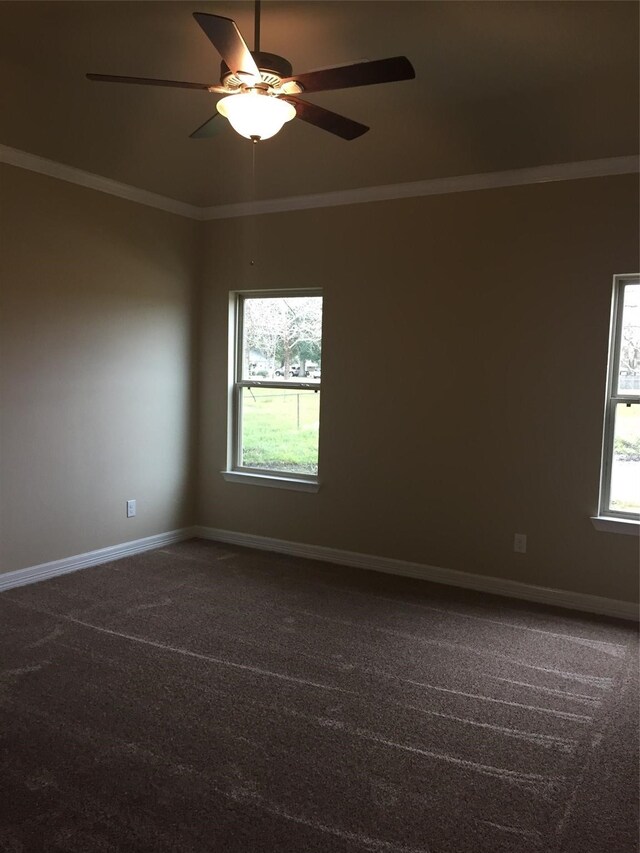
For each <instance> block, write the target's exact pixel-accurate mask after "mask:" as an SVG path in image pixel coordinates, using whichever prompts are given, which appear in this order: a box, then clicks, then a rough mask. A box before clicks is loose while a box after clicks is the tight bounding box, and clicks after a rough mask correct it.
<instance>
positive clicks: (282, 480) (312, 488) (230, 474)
mask: <svg viewBox="0 0 640 853" xmlns="http://www.w3.org/2000/svg"><path fill="white" fill-rule="evenodd" d="M220 473H221V474H222V476H223V477H224V479H225V480H226V481H227V483H244V484H245V485H247V486H267V487H269V488H272V489H289V490H290V491H294V492H317V491H318V490H319V489H320V483H317V482H313V480H295V479H293V478H290V477H274V476H273V475H271V474H245V473H244V472H241V471H221V472H220Z"/></svg>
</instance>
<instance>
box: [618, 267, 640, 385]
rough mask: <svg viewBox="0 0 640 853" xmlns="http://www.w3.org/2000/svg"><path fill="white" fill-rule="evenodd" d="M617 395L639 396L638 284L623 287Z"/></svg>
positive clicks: (639, 312)
mask: <svg viewBox="0 0 640 853" xmlns="http://www.w3.org/2000/svg"><path fill="white" fill-rule="evenodd" d="M618 395H619V396H625V395H629V396H631V397H638V396H640V284H635V283H634V284H627V285H626V287H625V288H624V302H623V308H622V324H621V329H620V367H619V375H618Z"/></svg>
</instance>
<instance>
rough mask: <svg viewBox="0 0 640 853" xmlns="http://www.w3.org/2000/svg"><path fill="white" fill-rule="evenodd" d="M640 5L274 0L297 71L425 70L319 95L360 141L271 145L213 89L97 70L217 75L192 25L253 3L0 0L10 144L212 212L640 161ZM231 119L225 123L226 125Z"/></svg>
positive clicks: (272, 40) (273, 42)
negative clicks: (361, 128)
mask: <svg viewBox="0 0 640 853" xmlns="http://www.w3.org/2000/svg"><path fill="white" fill-rule="evenodd" d="M638 8H639V7H638V4H637V3H635V2H590V1H588V2H581V1H580V0H575V2H526V0H525V1H524V2H480V0H473V2H448V0H447V2H435V1H434V2H420V0H412V2H401V0H392V2H381V1H380V0H375V2H365V1H364V0H352V1H351V2H349V0H339V2H338V1H337V0H333V2H314V0H302V2H297V1H296V0H289V2H279V1H278V0H264V1H263V3H262V20H261V23H262V32H261V47H262V49H263V50H265V51H268V52H270V53H276V54H280V55H282V56H285V57H286V58H287V59H289V60H290V62H291V63H292V65H293V68H294V71H308V70H312V69H316V68H322V67H326V66H330V65H343V64H347V63H351V62H357V61H362V60H365V59H381V58H385V57H389V56H396V55H406V56H407V57H408V58H409V59H410V60H411V62H412V63H413V65H414V67H415V70H416V79H415V80H410V81H405V82H399V83H388V84H384V85H380V86H368V87H363V88H359V89H347V90H340V91H333V92H324V93H318V94H314V95H308V96H306V97H307V98H308V99H309V100H310V101H314V102H315V103H317V104H320V105H321V106H324V107H326V108H328V109H331V110H334V111H335V112H338V113H341V114H342V115H346V116H348V117H350V118H353V119H355V120H357V121H359V122H362V123H364V124H367V125H369V126H370V127H371V130H370V131H369V132H368V133H367V134H365V135H364V136H362V137H361V138H359V139H356V140H353V141H351V142H346V141H344V140H342V139H339V138H338V137H335V136H332V135H331V134H329V133H327V132H325V131H322V130H319V129H318V128H316V127H313V126H311V125H309V124H306V123H305V122H302V121H300V120H294V121H293V122H291V123H290V124H288V125H285V127H284V129H283V130H282V131H281V132H280V133H279V134H278V135H277V136H276V137H274V138H273V139H270V140H267V141H264V142H261V143H259V144H258V146H257V149H256V152H255V154H256V165H255V175H254V173H253V169H252V155H253V153H254V152H253V151H252V144H251V143H250V142H249V141H248V140H245V139H243V138H242V137H240V136H238V135H237V134H236V133H235V132H234V131H233V130H232V129H231V128H230V127H225V129H224V130H223V132H222V133H220V134H218V135H217V136H216V137H214V138H212V139H204V140H192V139H189V134H190V133H191V132H192V131H193V130H195V129H196V128H197V127H198V126H199V125H201V124H202V123H203V122H204V121H205V120H206V119H207V118H208V117H210V116H211V115H213V113H214V112H215V103H216V100H217V96H213V95H210V94H209V93H207V92H203V91H192V90H184V89H169V88H160V87H146V86H125V85H116V84H103V83H95V82H90V81H88V80H86V79H85V73H86V72H89V71H91V72H97V73H104V74H119V75H130V76H139V77H160V78H167V79H174V80H190V81H196V82H205V83H214V84H217V83H218V79H219V73H220V72H219V68H220V66H219V62H220V60H219V56H218V54H217V53H216V51H215V49H214V48H213V47H212V45H211V43H210V42H209V41H208V39H207V38H206V36H205V35H204V33H203V32H202V30H201V29H200V27H199V26H198V25H197V24H196V22H195V21H194V19H193V17H192V12H194V11H200V12H209V13H213V14H219V15H224V16H226V17H231V18H233V19H234V20H235V21H236V22H237V24H238V27H239V29H240V31H241V32H242V34H243V35H244V37H245V39H246V41H247V43H248V44H249V46H250V47H253V3H246V2H228V0H227V2H222V0H221V2H212V3H203V2H197V0H194V2H154V1H153V0H146V2H82V0H78V2H45V3H40V2H0V73H1V74H2V80H3V85H2V87H1V88H0V144H4V145H8V146H11V147H13V148H18V149H21V150H23V151H26V152H29V153H31V154H37V155H40V156H42V157H46V158H48V159H51V160H55V161H57V162H61V163H64V164H67V165H70V166H74V167H76V168H79V169H83V170H85V171H89V172H93V173H95V174H98V175H101V176H104V177H108V178H111V179H113V180H116V181H120V182H123V183H126V184H130V185H132V186H135V187H139V188H141V189H145V190H150V191H152V192H156V193H160V194H162V195H164V196H167V197H169V198H172V199H176V200H180V201H184V202H187V203H190V204H193V205H198V206H210V205H220V204H229V203H233V202H241V201H247V200H251V199H252V198H260V199H266V198H269V199H271V198H283V197H287V196H294V195H306V194H309V193H322V192H331V191H336V190H344V189H355V188H359V187H370V186H378V185H381V184H395V183H400V182H405V181H418V180H425V179H428V178H440V177H446V176H452V175H464V174H474V173H479V172H491V171H500V170H504V169H514V168H521V167H527V166H536V165H545V164H555V163H565V162H572V161H578V160H591V159H597V158H604V157H616V156H624V155H631V154H637V152H638V73H637V69H638ZM221 120H222V119H221Z"/></svg>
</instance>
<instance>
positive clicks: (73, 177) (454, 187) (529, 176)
mask: <svg viewBox="0 0 640 853" xmlns="http://www.w3.org/2000/svg"><path fill="white" fill-rule="evenodd" d="M0 163H7V164H8V165H10V166H18V167H19V168H21V169H28V170H29V171H31V172H38V173H40V174H42V175H48V176H49V177H51V178H58V179H59V180H62V181H68V182H70V183H72V184H78V185H79V186H82V187H87V188H89V189H93V190H97V191H98V192H103V193H107V194H109V195H114V196H118V197H119V198H124V199H127V200H128V201H133V202H136V203H138V204H144V205H146V206H147V207H155V208H157V209H159V210H164V211H167V212H168V213H175V214H177V215H178V216H185V217H187V218H189V219H195V220H199V221H207V222H208V221H211V220H214V219H235V218H237V217H242V216H258V215H261V214H266V213H284V212H286V211H292V210H310V209H313V208H321V207H340V206H341V205H345V204H367V203H370V202H374V201H392V200H394V199H403V198H418V197H420V196H429V195H448V194H450V193H460V192H472V191H474V190H490V189H499V188H502V187H519V186H527V185H530V184H543V183H548V182H551V181H575V180H579V179H581V178H604V177H610V176H613V175H631V174H636V173H638V171H640V158H639V157H637V156H635V155H632V156H628V157H607V158H604V159H601V160H580V161H577V162H574V163H557V164H555V165H550V166H532V167H529V168H526V169H511V170H508V171H504V172H483V173H480V174H477V175H456V176H454V177H448V178H431V179H428V180H424V181H411V182H407V183H402V184H385V185H382V186H376V187H360V188H357V189H352V190H338V191H336V192H328V193H316V194H314V195H299V196H289V197H287V198H274V199H265V200H262V201H253V202H240V203H238V204H220V205H214V206H212V207H196V206H195V205H193V204H187V203H186V202H182V201H176V199H172V198H167V197H166V196H162V195H158V194H157V193H152V192H148V191H147V190H142V189H139V188H138V187H133V186H130V185H129V184H122V183H119V182H118V181H112V180H111V178H105V177H102V176H101V175H95V174H93V173H92V172H85V171H83V170H82V169H76V168H75V167H73V166H67V165H65V164H64V163H57V162H56V161H55V160H47V159H46V158H45V157H39V156H38V155H36V154H29V153H28V152H26V151H20V150H19V149H17V148H10V147H9V146H8V145H0Z"/></svg>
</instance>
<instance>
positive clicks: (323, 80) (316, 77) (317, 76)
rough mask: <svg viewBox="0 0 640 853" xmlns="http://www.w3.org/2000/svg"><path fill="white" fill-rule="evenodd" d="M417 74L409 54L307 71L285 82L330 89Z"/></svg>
mask: <svg viewBox="0 0 640 853" xmlns="http://www.w3.org/2000/svg"><path fill="white" fill-rule="evenodd" d="M415 76H416V72H415V71H414V69H413V65H412V64H411V63H410V62H409V60H408V59H407V57H406V56H393V57H391V59H376V60H375V61H373V62H356V63H354V64H353V65H338V66H336V67H335V68H324V69H323V70H321V71H307V72H306V73H304V74H297V75H295V76H294V77H284V78H283V79H282V82H283V83H288V82H295V83H299V84H300V85H301V86H302V88H303V91H304V92H326V91H328V90H329V89H348V88H350V87H352V86H370V85H372V84H374V83H393V82H395V81H397V80H412V79H413V78H414V77H415Z"/></svg>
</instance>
